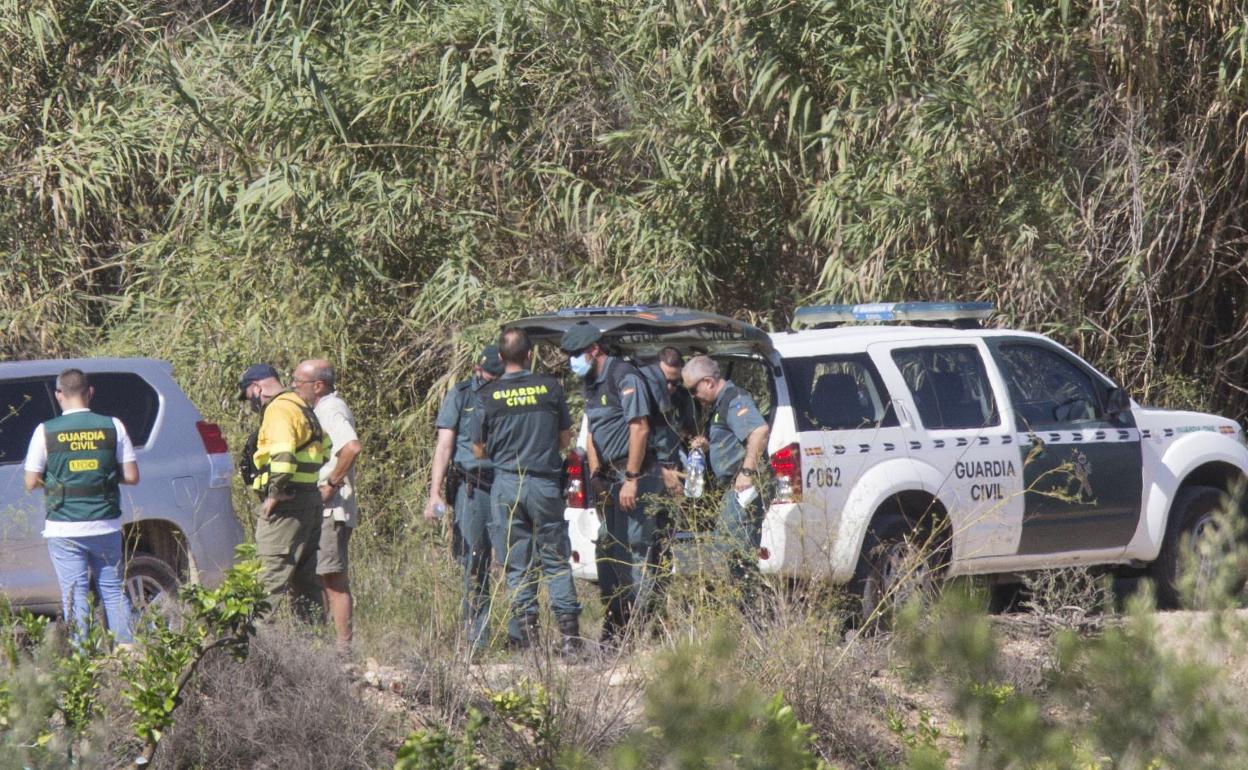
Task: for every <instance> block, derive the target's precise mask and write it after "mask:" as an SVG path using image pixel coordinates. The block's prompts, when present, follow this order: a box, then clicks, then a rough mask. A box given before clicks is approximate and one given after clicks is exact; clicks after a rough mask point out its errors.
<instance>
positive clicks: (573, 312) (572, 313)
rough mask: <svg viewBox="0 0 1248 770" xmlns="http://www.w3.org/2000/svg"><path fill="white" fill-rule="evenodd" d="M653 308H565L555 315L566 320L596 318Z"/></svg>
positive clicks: (629, 313)
mask: <svg viewBox="0 0 1248 770" xmlns="http://www.w3.org/2000/svg"><path fill="white" fill-rule="evenodd" d="M651 309H652V308H651V307H650V306H649V305H600V306H597V307H564V308H560V309H559V310H557V311H556V312H555V315H557V316H562V317H564V318H575V317H577V316H594V315H631V314H634V313H644V312H646V311H647V310H651Z"/></svg>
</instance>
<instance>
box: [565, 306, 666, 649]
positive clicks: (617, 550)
mask: <svg viewBox="0 0 1248 770" xmlns="http://www.w3.org/2000/svg"><path fill="white" fill-rule="evenodd" d="M601 339H602V332H601V331H599V330H598V329H597V328H596V327H594V326H592V325H591V324H589V323H587V322H584V321H582V322H581V323H578V324H576V325H575V326H573V327H572V328H570V329H568V330H567V332H565V333H564V335H563V338H562V339H561V340H560V342H559V346H560V347H561V348H562V349H563V351H564V352H565V353H567V354H568V363H569V366H570V367H571V369H572V372H573V373H574V374H576V375H577V376H578V377H581V378H582V379H583V380H584V381H585V391H584V392H585V414H586V416H587V417H588V418H589V441H588V442H586V443H587V445H586V450H587V452H588V454H589V467H590V471H591V472H592V473H593V474H594V475H595V476H597V477H599V478H604V479H605V480H606V481H607V483H608V484H610V487H609V491H608V494H607V496H606V497H607V498H608V499H607V500H605V501H603V502H604V508H605V511H604V514H605V519H606V521H605V522H604V524H605V526H604V528H603V530H602V531H600V534H599V537H598V544H597V566H598V589H599V590H600V591H601V592H602V597H603V600H604V601H605V603H606V606H607V613H606V617H605V618H604V619H603V626H602V643H603V644H604V645H608V646H609V645H613V644H614V643H615V641H616V640H617V639H619V638H620V637H621V636H622V635H623V633H624V631H625V628H626V625H627V623H628V621H629V619H630V618H631V617H632V614H633V610H634V609H635V608H636V607H637V605H638V602H642V603H643V604H644V602H645V601H647V600H648V597H649V596H650V594H651V593H652V592H653V587H654V586H653V583H654V578H655V577H656V574H657V570H658V565H655V564H651V563H650V562H649V559H650V557H651V555H652V553H653V548H652V546H653V545H654V542H655V535H656V531H657V529H658V528H657V522H656V520H655V518H654V517H653V516H650V515H648V512H647V510H646V508H647V502H646V498H647V497H649V498H651V499H653V497H654V496H656V495H662V494H663V491H664V487H663V481H662V478H661V477H660V476H659V471H658V463H657V462H656V461H655V454H654V451H653V450H652V449H651V448H650V446H649V440H650V433H651V429H650V414H651V407H650V399H649V397H648V395H647V391H646V383H645V380H644V378H643V377H642V375H641V373H640V372H638V371H637V369H636V367H634V366H633V365H632V364H630V363H628V362H627V361H622V360H620V359H618V358H615V357H614V356H609V355H607V353H606V351H605V350H604V349H603V348H602V345H601V344H600V340H601Z"/></svg>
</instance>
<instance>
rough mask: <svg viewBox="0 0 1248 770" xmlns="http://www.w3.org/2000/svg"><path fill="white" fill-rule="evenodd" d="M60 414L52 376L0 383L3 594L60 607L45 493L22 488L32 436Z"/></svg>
mask: <svg viewBox="0 0 1248 770" xmlns="http://www.w3.org/2000/svg"><path fill="white" fill-rule="evenodd" d="M55 416H56V411H55V407H54V406H53V401H52V387H51V383H50V378H47V377H31V378H26V379H20V380H7V381H4V382H0V501H3V502H0V593H2V594H3V598H7V599H8V600H9V601H10V602H12V603H13V604H15V605H19V606H32V607H42V608H52V607H57V606H59V605H60V597H61V595H60V588H59V587H58V584H57V582H56V575H55V573H53V572H52V564H51V562H50V560H49V559H48V547H47V544H46V543H45V542H44V539H43V534H42V533H43V520H44V512H43V492H42V491H41V490H38V489H37V490H35V491H34V492H27V491H25V488H24V487H23V486H22V484H23V479H24V476H25V469H24V468H23V467H22V466H23V461H24V460H25V459H26V449H27V448H28V447H29V446H30V437H31V435H32V434H33V433H34V431H35V428H36V427H37V426H38V425H39V423H41V422H44V421H45V420H50V419H52V418H53V417H55Z"/></svg>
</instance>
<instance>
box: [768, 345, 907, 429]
mask: <svg viewBox="0 0 1248 770" xmlns="http://www.w3.org/2000/svg"><path fill="white" fill-rule="evenodd" d="M784 376H785V380H786V381H787V382H788V385H789V395H790V396H791V397H792V399H793V416H794V419H795V420H796V422H797V429H798V430H800V431H808V430H861V429H866V428H890V427H895V426H896V425H897V415H896V414H895V413H894V412H893V409H892V408H891V399H890V398H889V395H888V392H887V391H886V390H885V389H884V384H883V383H882V382H881V381H880V374H879V372H877V371H876V369H875V364H873V363H871V359H870V357H868V356H867V355H866V354H865V353H858V354H853V355H840V356H817V357H812V358H786V359H785V360H784Z"/></svg>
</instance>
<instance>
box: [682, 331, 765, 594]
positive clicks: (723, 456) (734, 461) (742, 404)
mask: <svg viewBox="0 0 1248 770" xmlns="http://www.w3.org/2000/svg"><path fill="white" fill-rule="evenodd" d="M681 376H682V377H683V378H684V383H685V387H686V388H688V389H689V392H690V393H692V394H693V397H694V398H696V399H697V400H698V401H700V402H701V403H702V404H704V405H705V406H706V407H708V408H709V409H710V411H711V417H710V421H709V422H708V424H707V435H706V436H698V437H697V438H695V439H694V440H693V442H692V443H691V445H690V446H691V447H693V448H700V449H703V450H704V451H707V453H708V460H709V466H710V469H711V473H712V474H713V475H714V477H715V481H716V483H717V485H718V486H721V487H723V489H724V499H723V506H722V508H721V509H720V517H719V526H718V528H717V535H718V536H719V537H720V538H722V539H723V541H725V542H726V543H728V544H729V547H730V549H731V557H730V562H729V571H730V572H731V574H732V576H733V577H734V578H735V579H737V580H738V581H740V582H741V584H742V592H743V594H744V596H743V599H744V600H745V602H746V603H749V602H752V601H753V598H754V592H755V587H756V584H757V582H758V577H759V575H758V557H757V554H758V545H759V538H760V536H761V528H762V523H763V501H762V499H761V496H760V494H759V492H760V490H759V488H758V482H759V481H761V479H759V478H758V476H759V468H760V463H761V462H762V460H763V454H764V452H765V451H766V449H767V438H768V436H769V435H770V432H771V429H770V428H769V427H768V426H767V421H766V420H764V419H763V416H762V414H761V413H760V412H759V411H758V406H757V405H756V404H755V403H754V399H753V398H752V397H751V396H750V394H749V393H746V392H745V391H744V390H742V389H741V388H738V387H737V386H736V385H734V384H733V383H732V382H731V381H730V380H725V379H723V377H722V376H720V373H719V364H717V363H716V362H715V360H714V359H712V358H710V357H708V356H695V357H694V358H691V359H689V362H688V363H686V364H685V368H684V370H683V371H682V372H681Z"/></svg>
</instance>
